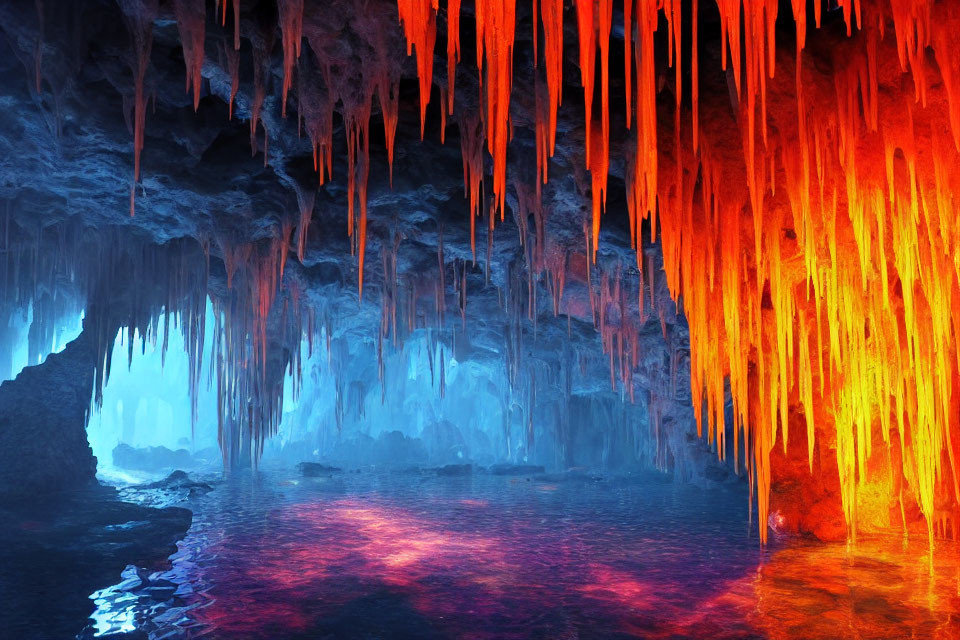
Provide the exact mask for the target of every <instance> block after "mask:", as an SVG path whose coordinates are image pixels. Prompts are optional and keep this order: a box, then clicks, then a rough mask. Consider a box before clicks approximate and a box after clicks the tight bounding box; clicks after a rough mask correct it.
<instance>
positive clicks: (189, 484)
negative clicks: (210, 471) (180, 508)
mask: <svg viewBox="0 0 960 640" xmlns="http://www.w3.org/2000/svg"><path fill="white" fill-rule="evenodd" d="M141 488H143V489H168V490H172V491H177V490H186V491H188V492H189V494H190V497H194V496H196V495H202V494H204V493H207V492H209V491H213V487H212V486H210V485H209V484H207V483H206V482H198V481H196V480H193V479H192V478H191V477H190V476H189V475H187V472H186V471H181V470H179V469H177V470H176V471H174V472H173V473H171V474H170V475H168V476H167V477H166V478H164V479H163V480H158V481H156V482H150V483H148V484H144V485H141Z"/></svg>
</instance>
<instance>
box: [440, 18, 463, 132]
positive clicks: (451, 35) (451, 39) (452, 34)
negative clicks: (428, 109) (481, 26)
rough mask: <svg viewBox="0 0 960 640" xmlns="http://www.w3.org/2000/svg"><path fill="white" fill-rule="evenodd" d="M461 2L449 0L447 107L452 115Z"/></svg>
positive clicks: (458, 58)
mask: <svg viewBox="0 0 960 640" xmlns="http://www.w3.org/2000/svg"><path fill="white" fill-rule="evenodd" d="M460 3H461V0H447V104H446V105H445V108H446V110H447V113H448V114H449V115H451V116H452V115H453V93H454V84H455V81H456V78H457V65H458V64H459V63H460ZM441 108H444V107H441Z"/></svg>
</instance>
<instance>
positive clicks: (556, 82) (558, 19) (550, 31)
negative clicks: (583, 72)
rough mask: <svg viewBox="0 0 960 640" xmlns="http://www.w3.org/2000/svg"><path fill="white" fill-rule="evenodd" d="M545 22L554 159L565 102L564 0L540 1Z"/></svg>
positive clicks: (545, 59)
mask: <svg viewBox="0 0 960 640" xmlns="http://www.w3.org/2000/svg"><path fill="white" fill-rule="evenodd" d="M540 15H541V18H542V20H543V60H544V69H545V72H546V76H547V93H548V94H549V100H548V101H547V109H548V112H549V119H548V121H547V126H546V132H547V136H548V139H549V150H550V156H551V157H553V153H554V149H555V146H556V136H557V109H558V108H559V107H560V104H561V102H562V100H563V0H540Z"/></svg>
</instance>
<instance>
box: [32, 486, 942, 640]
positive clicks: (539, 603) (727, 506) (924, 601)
mask: <svg viewBox="0 0 960 640" xmlns="http://www.w3.org/2000/svg"><path fill="white" fill-rule="evenodd" d="M185 505H186V506H187V507H189V508H191V509H192V510H194V514H195V515H194V521H193V525H192V527H191V529H190V531H189V533H188V534H187V536H186V538H185V539H184V540H182V541H181V542H180V544H179V551H178V552H177V553H176V554H175V555H174V556H173V568H172V569H171V570H169V571H166V572H162V573H154V574H152V575H150V576H148V575H147V574H146V573H145V572H140V573H139V574H138V573H136V572H133V571H132V570H131V569H128V571H127V572H125V573H124V575H123V576H122V577H121V576H117V583H118V584H116V585H115V586H112V587H108V588H106V589H102V590H100V591H98V592H96V594H94V595H95V602H96V605H97V612H96V613H95V614H94V616H93V617H92V619H91V620H90V624H89V626H88V627H87V628H86V629H85V630H84V631H83V632H82V633H81V636H80V637H82V638H89V637H95V636H104V635H106V636H112V634H123V633H125V632H133V635H132V636H130V637H147V636H149V637H150V638H181V637H211V638H250V639H259V638H263V639H266V638H271V639H276V638H454V637H456V638H478V639H479V638H571V639H572V638H628V637H629V638H633V637H642V638H671V639H683V638H707V637H717V638H730V639H733V638H738V639H739V638H900V637H923V638H955V637H960V622H958V621H960V558H958V553H957V549H956V547H955V546H952V547H951V545H950V543H939V544H940V545H941V546H942V547H943V548H941V549H938V552H937V554H936V558H935V563H936V564H935V567H934V572H933V574H932V575H931V574H930V571H929V567H928V558H927V556H926V541H925V540H924V541H920V540H916V541H914V540H911V541H910V542H909V543H905V542H903V541H902V540H901V539H900V538H895V539H894V538H890V539H884V538H876V539H868V540H861V541H860V542H859V543H858V545H857V547H856V548H848V547H847V546H846V545H842V544H839V545H837V544H822V543H817V544H814V543H809V542H802V541H798V540H785V539H779V540H774V541H772V542H771V544H769V545H768V546H767V547H766V549H762V548H761V547H760V545H759V544H758V542H757V539H756V534H755V526H751V525H750V524H749V523H748V521H747V514H746V511H747V509H746V499H745V494H744V493H743V490H742V488H740V487H736V488H731V487H720V488H717V489H710V490H700V489H696V488H693V487H684V486H677V485H674V484H672V483H668V482H665V481H664V480H663V479H662V478H658V477H634V478H590V477H589V476H576V477H555V478H550V477H545V478H539V479H538V478H536V477H526V476H514V477H505V476H492V475H486V474H480V473H475V474H472V475H465V476H462V477H437V476H436V475H435V474H429V475H427V474H422V473H381V474H377V473H366V472H365V473H361V474H354V473H343V474H333V475H331V476H330V477H319V478H305V477H300V476H298V475H296V474H295V473H293V472H259V473H256V474H254V473H241V474H237V475H235V476H234V477H232V478H228V479H227V480H225V481H224V482H223V483H221V484H219V485H217V486H216V488H215V490H214V491H212V492H211V493H209V494H207V495H204V496H201V497H194V498H191V499H189V500H188V501H187V502H186V503H185ZM51 606H53V603H51ZM124 637H126V636H124Z"/></svg>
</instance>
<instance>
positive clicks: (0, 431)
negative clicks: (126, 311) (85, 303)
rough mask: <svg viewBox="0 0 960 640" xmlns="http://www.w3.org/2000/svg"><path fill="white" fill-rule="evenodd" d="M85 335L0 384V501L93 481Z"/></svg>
mask: <svg viewBox="0 0 960 640" xmlns="http://www.w3.org/2000/svg"><path fill="white" fill-rule="evenodd" d="M88 342H89V341H88V339H87V336H86V335H85V334H83V333H81V335H80V336H79V337H78V338H77V339H76V340H74V341H73V342H70V343H69V344H68V345H67V346H66V348H64V350H63V351H61V352H60V353H54V354H50V355H49V356H48V357H47V359H46V360H45V361H44V362H43V363H41V364H38V365H35V366H32V367H26V368H24V369H23V371H21V372H20V374H19V375H18V376H17V377H16V379H14V380H8V381H6V382H4V383H3V384H0V499H17V498H24V497H29V496H37V495H40V494H47V493H53V492H56V491H62V490H64V489H73V488H77V487H80V486H83V485H89V484H93V483H95V482H96V479H95V475H96V472H97V459H96V458H95V457H94V455H93V451H92V450H91V449H90V445H89V444H88V442H87V433H86V418H87V412H88V411H89V410H90V399H91V394H92V392H93V375H94V373H93V361H94V355H93V349H92V348H91V347H90V345H89V344H88Z"/></svg>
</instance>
